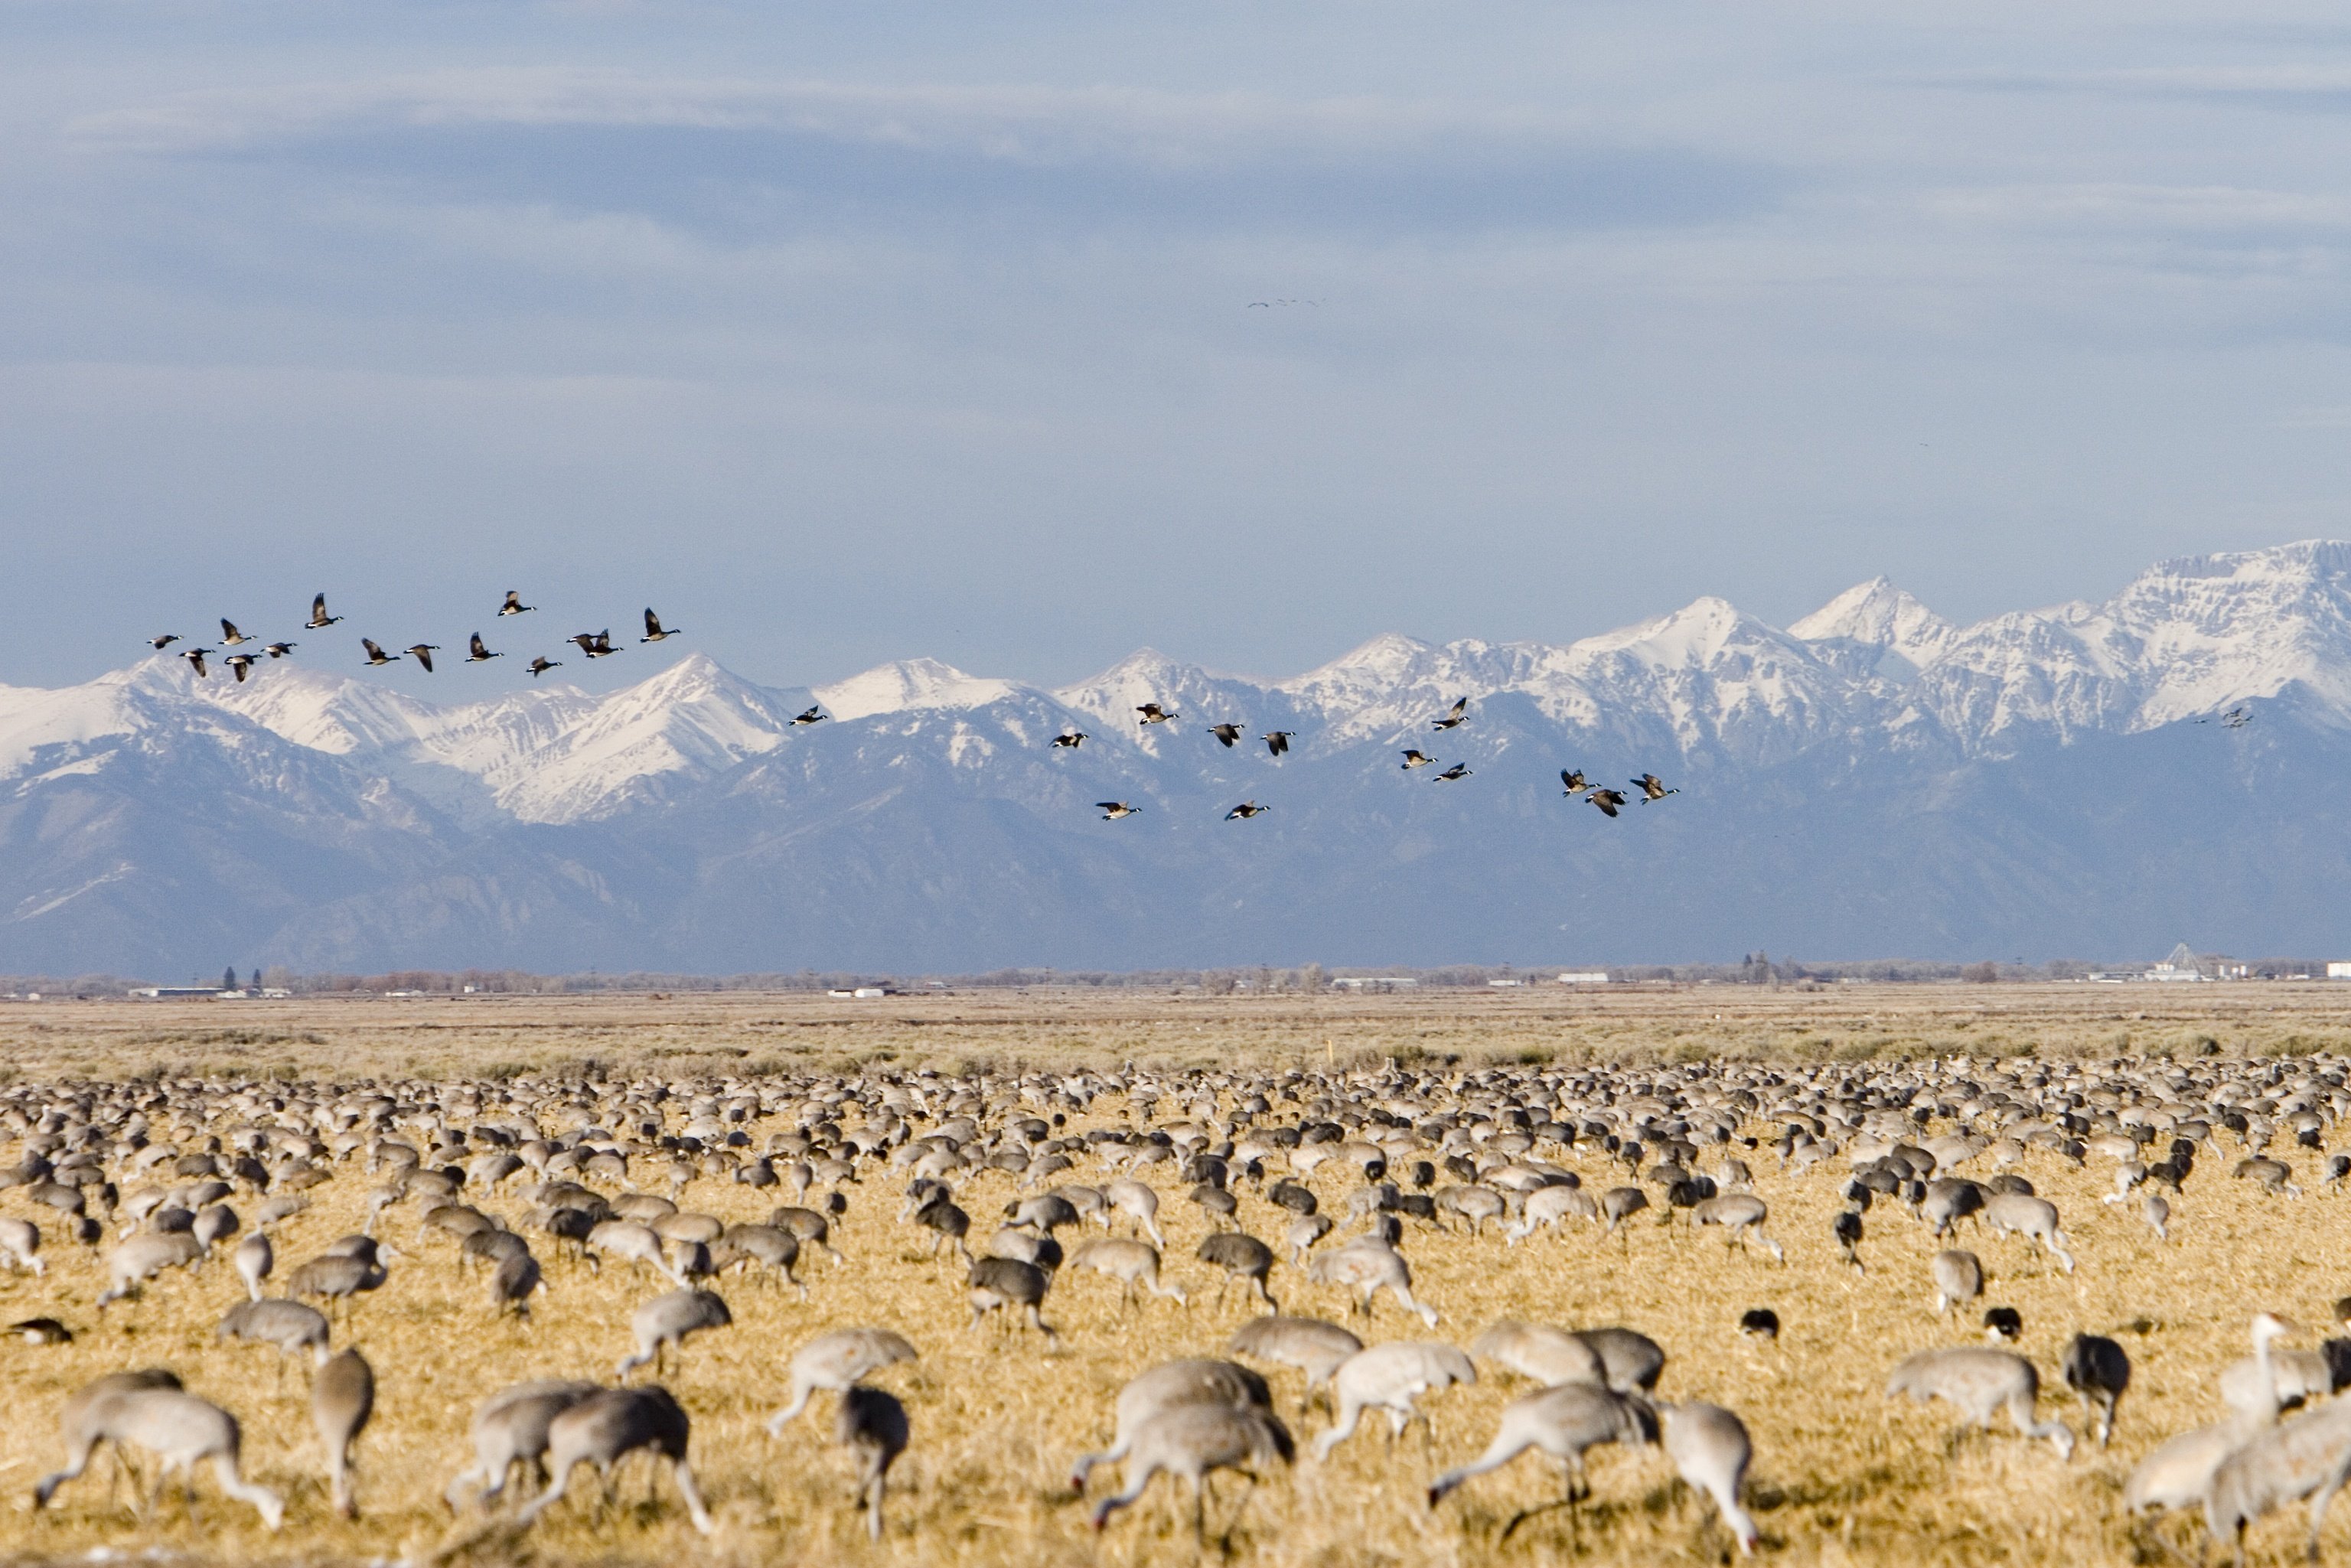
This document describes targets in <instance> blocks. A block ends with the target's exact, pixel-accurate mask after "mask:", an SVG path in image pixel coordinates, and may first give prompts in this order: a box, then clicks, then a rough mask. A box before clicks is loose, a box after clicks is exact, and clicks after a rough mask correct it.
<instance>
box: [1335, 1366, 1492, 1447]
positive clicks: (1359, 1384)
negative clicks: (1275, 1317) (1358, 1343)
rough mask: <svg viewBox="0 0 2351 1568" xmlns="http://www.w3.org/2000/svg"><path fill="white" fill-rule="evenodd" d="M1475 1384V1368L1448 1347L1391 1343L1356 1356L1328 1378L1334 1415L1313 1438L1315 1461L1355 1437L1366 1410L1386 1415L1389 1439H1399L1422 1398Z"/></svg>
mask: <svg viewBox="0 0 2351 1568" xmlns="http://www.w3.org/2000/svg"><path fill="white" fill-rule="evenodd" d="M1477 1381H1478V1369H1477V1368H1476V1367H1475V1366H1473V1365H1471V1364H1470V1362H1469V1358H1468V1356H1466V1355H1464V1354H1461V1352H1460V1351H1458V1350H1457V1349H1455V1348H1454V1347H1453V1346H1451V1345H1449V1344H1428V1343H1417V1342H1415V1341H1410V1340H1394V1341H1390V1342H1389V1343H1385V1344H1375V1345H1370V1346H1367V1347H1366V1348H1364V1349H1363V1350H1360V1351H1357V1352H1356V1353H1355V1354H1353V1355H1351V1356H1349V1357H1348V1358H1347V1359H1346V1360H1345V1361H1343V1362H1341V1363H1340V1364H1339V1369H1338V1370H1337V1371H1336V1372H1334V1373H1332V1375H1331V1396H1332V1401H1333V1402H1334V1403H1335V1404H1336V1405H1337V1406H1338V1415H1337V1417H1336V1418H1335V1419H1334V1420H1333V1421H1332V1424H1331V1426H1330V1427H1328V1428H1327V1429H1325V1430H1324V1431H1323V1433H1322V1436H1320V1437H1317V1438H1315V1439H1314V1457H1315V1458H1317V1459H1322V1458H1328V1457H1329V1456H1330V1453H1331V1450H1332V1448H1336V1447H1338V1446H1339V1445H1340V1444H1341V1443H1343V1442H1345V1441H1346V1440H1347V1439H1348V1438H1349V1437H1353V1436H1354V1433H1355V1428H1356V1427H1357V1426H1358V1425H1360V1424H1361V1423H1362V1421H1363V1418H1364V1411H1366V1410H1384V1411H1386V1412H1387V1416H1388V1434H1389V1436H1390V1437H1402V1436H1403V1435H1404V1429H1405V1427H1408V1426H1410V1425H1411V1424H1412V1422H1413V1421H1414V1420H1415V1419H1416V1418H1417V1417H1419V1416H1420V1414H1421V1412H1420V1407H1419V1406H1418V1404H1417V1401H1418V1400H1419V1398H1420V1396H1422V1395H1424V1394H1432V1393H1436V1392H1438V1391H1440V1390H1442V1389H1446V1388H1449V1387H1451V1386H1452V1385H1454V1384H1457V1383H1475V1382H1477Z"/></svg>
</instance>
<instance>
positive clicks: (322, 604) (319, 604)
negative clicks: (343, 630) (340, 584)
mask: <svg viewBox="0 0 2351 1568" xmlns="http://www.w3.org/2000/svg"><path fill="white" fill-rule="evenodd" d="M341 619H342V617H341V616H340V615H329V614H328V613H327V596H326V595H325V594H323V593H320V594H315V595H313V596H312V597H311V600H310V619H308V621H305V622H302V624H303V625H304V626H305V627H307V628H308V629H309V630H310V631H313V632H318V631H322V630H324V629H325V628H327V627H329V626H332V625H333V624H334V623H335V622H338V621H340V620H341Z"/></svg>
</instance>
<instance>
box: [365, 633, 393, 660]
mask: <svg viewBox="0 0 2351 1568" xmlns="http://www.w3.org/2000/svg"><path fill="white" fill-rule="evenodd" d="M360 647H362V648H365V649H366V650H367V657H366V659H364V660H363V661H361V662H362V663H364V664H368V665H370V666H380V665H383V664H391V663H392V660H393V657H394V655H392V654H391V653H385V652H384V651H383V650H382V649H381V648H379V647H377V646H376V645H375V639H374V638H372V637H362V638H360Z"/></svg>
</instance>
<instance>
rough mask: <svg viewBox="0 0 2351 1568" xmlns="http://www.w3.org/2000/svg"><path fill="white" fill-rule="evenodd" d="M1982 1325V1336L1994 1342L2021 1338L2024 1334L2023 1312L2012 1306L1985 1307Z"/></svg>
mask: <svg viewBox="0 0 2351 1568" xmlns="http://www.w3.org/2000/svg"><path fill="white" fill-rule="evenodd" d="M1983 1325H1984V1338H1986V1339H1988V1340H1991V1342H1992V1343H1995V1344H1997V1343H2000V1342H2001V1340H2014V1339H2021V1338H2022V1337H2023V1334H2024V1314H2023V1313H2022V1312H2018V1311H2017V1310H2016V1309H2015V1308H2014V1307H1986V1308H1985V1309H1984V1315H1983Z"/></svg>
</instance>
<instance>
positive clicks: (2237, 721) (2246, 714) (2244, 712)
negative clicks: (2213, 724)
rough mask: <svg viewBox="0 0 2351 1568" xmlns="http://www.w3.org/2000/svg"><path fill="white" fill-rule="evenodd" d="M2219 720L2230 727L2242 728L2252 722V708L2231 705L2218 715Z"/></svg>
mask: <svg viewBox="0 0 2351 1568" xmlns="http://www.w3.org/2000/svg"><path fill="white" fill-rule="evenodd" d="M2220 722H2221V723H2222V724H2225V725H2227V726H2228V727H2230V728H2231V729H2242V728H2244V727H2245V726H2247V725H2249V724H2251V723H2252V722H2253V710H2252V709H2251V708H2249V707H2232V708H2231V709H2230V710H2229V711H2228V712H2227V713H2224V714H2222V715H2221V716H2220Z"/></svg>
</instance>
